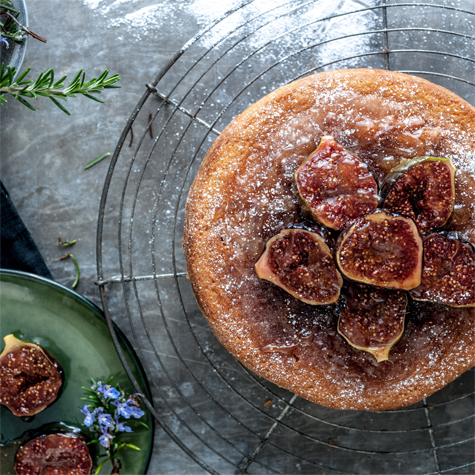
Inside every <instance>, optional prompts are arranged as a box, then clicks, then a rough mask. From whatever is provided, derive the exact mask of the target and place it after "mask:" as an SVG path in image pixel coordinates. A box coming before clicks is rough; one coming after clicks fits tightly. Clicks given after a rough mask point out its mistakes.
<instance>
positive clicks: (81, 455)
mask: <svg viewBox="0 0 475 475" xmlns="http://www.w3.org/2000/svg"><path fill="white" fill-rule="evenodd" d="M91 470H92V459H91V456H90V455H89V451H88V449H87V445H86V442H85V440H84V438H83V437H81V436H79V435H78V434H74V433H61V434H60V433H58V434H49V435H43V436H41V437H36V438H35V439H32V440H30V441H29V442H27V443H26V444H25V445H22V446H21V447H20V448H19V449H18V452H17V454H16V458H15V472H16V473H17V475H40V474H55V475H89V474H90V473H91Z"/></svg>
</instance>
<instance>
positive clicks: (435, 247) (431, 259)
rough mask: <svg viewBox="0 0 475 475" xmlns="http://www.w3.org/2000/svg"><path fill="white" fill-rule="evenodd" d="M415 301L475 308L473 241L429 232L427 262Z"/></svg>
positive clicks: (425, 254) (426, 250)
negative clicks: (462, 240) (471, 242)
mask: <svg viewBox="0 0 475 475" xmlns="http://www.w3.org/2000/svg"><path fill="white" fill-rule="evenodd" d="M410 294H411V296H412V297H413V298H414V300H422V301H426V302H434V303H439V304H443V305H448V306H449V307H475V252H474V251H473V247H472V246H471V245H470V244H466V243H464V242H461V241H459V240H457V239H452V238H450V237H446V236H442V235H440V234H435V233H433V234H430V235H429V236H427V237H425V238H424V265H423V268H422V281H421V285H420V286H419V287H416V288H415V289H413V290H411V292H410Z"/></svg>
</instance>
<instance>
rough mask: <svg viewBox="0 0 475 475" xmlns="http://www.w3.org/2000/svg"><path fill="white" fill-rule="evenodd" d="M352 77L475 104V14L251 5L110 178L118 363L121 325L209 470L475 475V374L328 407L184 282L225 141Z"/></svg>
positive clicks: (135, 129)
mask: <svg viewBox="0 0 475 475" xmlns="http://www.w3.org/2000/svg"><path fill="white" fill-rule="evenodd" d="M428 25H430V26H428ZM343 67H376V68H381V69H383V68H386V69H392V70H399V71H402V72H407V73H410V74H415V75H421V76H423V77H426V78H428V79H430V80H431V81H433V82H435V83H438V84H441V85H443V86H445V87H447V88H449V89H451V90H453V91H454V92H456V93H457V94H459V95H460V96H462V97H463V98H465V99H466V100H467V101H468V102H470V103H472V104H475V74H474V73H475V4H474V3H473V0H465V1H464V0H460V1H459V2H458V3H457V4H456V5H454V4H453V3H450V4H449V3H448V2H444V1H442V0H439V1H438V2H437V1H430V2H407V1H406V2H399V1H396V0H392V1H379V0H354V1H353V0H351V1H348V0H346V1H341V2H336V1H335V2H330V1H328V2H327V1H322V0H320V1H311V0H298V1H295V0H292V1H290V0H276V1H273V2H268V1H265V0H247V1H244V2H242V4H241V5H240V6H239V7H236V8H234V9H232V10H230V11H228V12H227V13H226V14H225V15H223V16H222V17H221V18H219V19H218V20H216V21H215V22H214V23H213V24H211V25H209V27H208V28H206V29H205V30H203V31H201V32H200V33H199V34H198V35H197V36H196V37H194V38H192V39H191V40H190V41H189V42H188V43H187V44H186V45H185V46H184V47H183V48H182V49H181V50H180V51H178V52H177V53H176V54H175V56H174V57H173V58H172V59H171V60H170V61H169V63H168V64H167V65H166V66H165V67H164V68H163V69H162V70H161V71H160V72H159V74H158V75H157V77H156V78H155V79H154V80H153V81H152V82H151V83H150V84H147V87H146V90H145V92H144V95H143V97H142V98H141V100H140V101H139V103H138V104H137V107H136V109H135V110H134V111H133V113H132V115H131V117H130V119H129V121H128V123H127V126H126V127H125V129H124V131H123V133H122V135H121V137H120V140H119V142H118V145H117V148H116V150H115V153H114V156H113V159H112V162H111V165H110V168H109V171H108V174H107V178H106V180H105V184H104V190H103V196H102V200H101V206H100V212H99V219H98V233H97V273H98V281H97V284H98V285H99V286H100V289H101V297H102V302H103V306H104V310H105V313H106V316H107V318H108V321H109V326H110V330H111V334H112V337H113V339H114V341H115V342H116V347H117V349H118V351H119V354H120V347H119V346H118V345H117V341H116V335H115V333H114V330H113V327H112V324H111V322H112V319H111V315H114V320H115V321H116V322H117V323H119V324H120V326H121V327H122V328H123V330H124V331H125V333H126V334H127V335H128V336H129V338H130V340H131V342H132V344H133V346H134V347H135V348H136V349H137V352H138V354H139V356H140V358H141V360H142V362H143V364H144V367H145V368H146V371H147V373H148V375H149V379H150V383H151V386H152V392H153V398H154V400H153V401H147V402H146V404H147V406H148V407H149V409H150V410H151V411H152V413H153V415H154V416H155V418H156V419H157V421H158V422H159V424H160V425H161V427H162V428H163V429H164V430H165V431H166V432H167V433H168V434H169V436H170V437H171V438H172V439H173V440H174V441H175V442H176V443H177V444H178V445H179V446H180V447H181V448H182V449H183V450H184V451H185V452H186V453H187V454H188V455H189V456H190V457H191V458H192V459H193V460H194V461H195V462H196V464H197V465H199V466H200V467H201V468H203V469H204V470H205V471H207V472H209V473H213V474H217V473H239V474H244V473H253V474H254V473H255V474H258V473H312V474H313V473H383V472H384V473H401V474H402V473H414V474H415V473H425V474H429V473H437V474H440V473H454V474H455V473H457V474H462V473H475V454H474V439H475V438H474V414H473V406H474V371H473V370H471V371H468V372H467V373H465V374H464V375H463V376H462V377H461V378H459V379H458V380H457V381H455V382H453V383H452V384H450V385H448V386H447V387H446V388H445V389H443V390H442V391H439V392H438V393H436V394H435V395H433V396H431V397H429V398H427V400H424V401H422V402H421V403H419V404H416V405H414V406H411V407H408V408H405V409H401V410H398V411H387V412H381V413H367V412H355V411H334V410H330V409H326V408H323V407H320V406H317V405H316V404H312V403H309V402H308V401H305V400H303V399H301V398H298V397H297V396H295V395H293V394H291V393H289V392H288V391H285V390H283V389H281V388H278V387H276V386H274V385H273V384H271V383H269V382H267V381H265V380H263V379H261V378H259V377H257V376H256V375H254V374H253V373H251V372H250V371H248V370H247V369H246V368H244V367H243V366H242V365H240V364H239V363H238V362H237V361H236V360H235V359H234V358H233V357H232V356H231V355H229V354H228V353H227V352H226V351H225V350H224V349H223V348H222V347H221V346H220V345H219V343H217V341H216V339H215V338H214V336H213V334H212V332H211V330H210V329H209V328H208V326H207V324H206V322H205V320H204V317H203V316H202V315H201V313H200V311H199V309H198V307H197V304H196V302H195V300H194V298H193V295H192V292H191V288H190V285H189V283H188V281H187V279H186V268H185V262H184V257H183V251H182V249H181V236H182V232H183V219H184V205H185V200H186V196H187V191H188V188H189V186H190V185H191V182H192V180H193V177H194V175H195V174H196V171H197V169H198V166H199V164H200V162H201V160H202V158H203V157H204V155H205V154H206V152H207V150H208V148H209V146H210V145H211V144H212V142H213V141H214V139H215V138H216V136H217V135H218V134H219V131H220V130H222V129H223V128H224V127H225V126H226V125H227V123H229V122H230V121H231V120H232V118H233V117H235V116H236V115H237V114H238V113H240V112H242V111H243V110H244V109H245V108H246V107H247V106H248V105H250V104H251V103H253V102H255V101H256V100H257V99H259V98H260V97H262V96H263V95H265V94H267V93H269V92H270V91H272V90H273V89H275V88H277V87H279V86H280V85H282V84H285V83H288V82H290V81H292V80H295V79H298V78H300V77H303V76H306V75H308V74H312V73H314V72H318V71H323V70H328V69H336V68H343ZM131 134H133V135H135V138H134V141H133V143H132V146H130V147H129V146H128V145H129V143H131V141H130V138H131ZM124 311H125V313H124ZM123 362H124V366H125V367H126V370H128V367H127V364H126V363H125V361H124V360H123ZM129 376H131V378H132V379H133V376H132V374H131V373H130V371H129ZM134 383H135V384H136V386H137V383H136V381H134ZM137 390H140V388H139V387H138V386H137Z"/></svg>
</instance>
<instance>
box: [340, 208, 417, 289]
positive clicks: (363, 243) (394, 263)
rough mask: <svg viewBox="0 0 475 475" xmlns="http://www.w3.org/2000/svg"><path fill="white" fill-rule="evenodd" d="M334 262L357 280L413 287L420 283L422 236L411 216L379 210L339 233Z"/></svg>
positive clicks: (372, 283)
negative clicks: (405, 216) (406, 216)
mask: <svg viewBox="0 0 475 475" xmlns="http://www.w3.org/2000/svg"><path fill="white" fill-rule="evenodd" d="M336 261H337V264H338V267H339V268H340V270H341V272H342V274H343V275H344V276H345V277H347V278H348V279H351V280H354V281H356V282H360V283H363V284H370V285H376V286H378V287H385V288H390V289H401V290H409V289H413V288H414V287H417V286H418V285H419V284H420V283H421V270H422V239H421V237H420V235H419V232H418V231H417V228H416V225H415V224H414V221H412V219H409V218H404V217H402V216H397V215H392V214H389V213H387V212H385V211H382V210H381V211H378V212H376V213H373V214H370V215H368V216H366V217H364V218H362V219H359V220H358V221H357V222H356V223H355V224H354V225H353V226H350V227H349V228H348V229H346V230H345V231H344V232H342V233H341V234H340V236H339V238H338V249H337V252H336Z"/></svg>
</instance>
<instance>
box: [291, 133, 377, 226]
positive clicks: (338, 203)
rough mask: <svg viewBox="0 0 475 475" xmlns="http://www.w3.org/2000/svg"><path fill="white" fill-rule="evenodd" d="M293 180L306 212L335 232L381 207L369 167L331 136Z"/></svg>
mask: <svg viewBox="0 0 475 475" xmlns="http://www.w3.org/2000/svg"><path fill="white" fill-rule="evenodd" d="M294 181H295V186H296V189H297V193H298V196H299V201H300V205H301V207H302V210H303V212H304V213H306V214H309V215H310V216H311V218H312V219H314V220H315V221H317V222H319V223H321V224H323V225H324V226H327V227H329V228H332V229H338V230H342V229H344V228H345V227H346V226H348V225H350V224H352V223H353V222H354V221H356V220H357V219H358V218H361V217H363V216H366V215H367V214H370V213H372V212H373V211H374V210H375V209H376V208H377V206H378V201H379V198H378V185H377V183H376V180H375V179H374V177H373V175H372V173H371V172H370V170H369V168H368V167H367V165H366V164H365V163H363V162H362V161H361V160H360V159H359V158H358V157H357V156H356V155H355V154H353V153H351V152H349V151H348V150H346V149H344V148H343V147H342V146H341V145H339V144H338V143H337V142H336V141H335V139H334V138H333V137H330V136H324V137H322V138H321V140H320V144H319V146H318V148H317V150H315V152H313V153H312V154H311V155H310V156H309V157H308V158H307V159H306V160H305V161H304V162H303V163H302V165H300V167H299V168H298V169H297V171H296V172H295V175H294Z"/></svg>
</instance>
